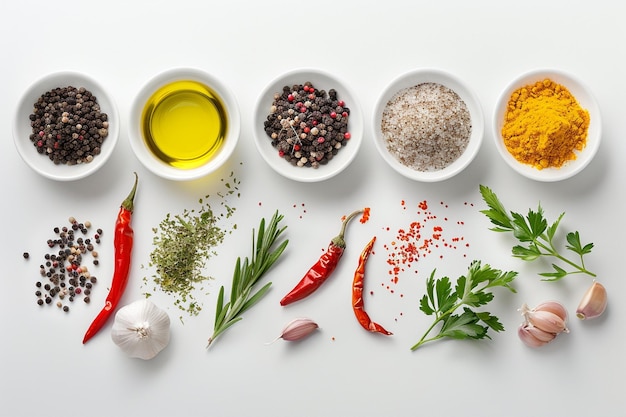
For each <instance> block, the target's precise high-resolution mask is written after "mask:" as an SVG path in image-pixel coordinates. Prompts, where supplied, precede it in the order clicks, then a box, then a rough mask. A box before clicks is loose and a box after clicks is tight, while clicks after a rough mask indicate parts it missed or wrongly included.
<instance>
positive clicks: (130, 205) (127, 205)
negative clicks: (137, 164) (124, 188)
mask: <svg viewBox="0 0 626 417" xmlns="http://www.w3.org/2000/svg"><path fill="white" fill-rule="evenodd" d="M133 174H135V184H134V185H133V188H132V189H131V190H130V193H129V194H128V197H126V199H125V200H124V201H122V207H123V208H124V209H125V210H128V211H130V212H131V213H132V212H133V210H134V208H135V203H134V201H135V194H136V193H137V183H138V182H139V176H138V175H137V173H136V172H133Z"/></svg>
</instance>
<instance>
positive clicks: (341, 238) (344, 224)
mask: <svg viewBox="0 0 626 417" xmlns="http://www.w3.org/2000/svg"><path fill="white" fill-rule="evenodd" d="M363 210H364V209H360V210H357V211H354V212H352V213H350V214H349V215H348V216H347V217H346V218H345V219H344V220H343V222H342V223H341V230H339V234H338V235H337V236H335V237H334V238H333V240H332V242H333V243H334V244H335V245H337V246H339V247H341V248H345V247H346V241H345V239H344V236H345V234H346V228H347V227H348V223H350V220H352V219H353V218H355V217H356V216H358V215H359V214H361V213H363Z"/></svg>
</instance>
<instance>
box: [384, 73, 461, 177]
mask: <svg viewBox="0 0 626 417" xmlns="http://www.w3.org/2000/svg"><path fill="white" fill-rule="evenodd" d="M381 132H382V136H383V140H384V141H385V144H386V147H387V150H388V151H389V152H390V153H391V155H393V156H394V157H395V158H396V159H397V160H398V161H399V162H400V163H401V164H402V165H405V166H407V167H409V168H411V169H414V170H416V171H423V172H427V171H439V170H442V169H444V168H446V167H447V166H449V165H450V164H452V163H453V162H454V161H456V160H457V159H458V158H459V157H460V156H461V155H462V154H463V152H464V151H465V149H466V148H467V145H468V143H469V140H470V136H471V133H472V123H471V117H470V112H469V110H468V108H467V105H466V103H465V102H464V101H463V100H462V99H461V97H459V95H458V94H457V93H456V92H455V91H453V90H451V89H450V88H448V87H446V86H444V85H442V84H439V83H430V82H429V83H421V84H418V85H415V86H412V87H408V88H404V89H402V90H400V91H398V92H397V93H396V94H395V95H394V96H393V97H392V98H391V99H390V100H389V102H388V103H387V105H386V106H385V108H384V109H383V114H382V121H381Z"/></svg>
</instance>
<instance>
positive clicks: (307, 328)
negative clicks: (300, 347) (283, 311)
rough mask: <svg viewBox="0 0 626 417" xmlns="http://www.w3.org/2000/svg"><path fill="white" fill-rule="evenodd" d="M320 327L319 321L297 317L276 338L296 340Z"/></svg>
mask: <svg viewBox="0 0 626 417" xmlns="http://www.w3.org/2000/svg"><path fill="white" fill-rule="evenodd" d="M318 328H319V326H318V325H317V323H315V322H314V321H313V320H311V319H307V318H297V319H294V320H292V321H290V322H289V323H287V325H286V326H285V328H284V329H283V331H282V333H281V335H280V336H278V337H277V338H276V340H278V339H283V340H287V341H289V342H295V341H297V340H300V339H303V338H305V337H306V336H308V335H310V334H311V333H313V332H314V331H315V330H316V329H318ZM276 340H275V341H276Z"/></svg>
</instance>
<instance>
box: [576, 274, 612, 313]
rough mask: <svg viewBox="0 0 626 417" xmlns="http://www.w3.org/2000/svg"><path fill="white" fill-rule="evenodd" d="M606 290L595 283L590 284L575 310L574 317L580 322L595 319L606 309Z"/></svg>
mask: <svg viewBox="0 0 626 417" xmlns="http://www.w3.org/2000/svg"><path fill="white" fill-rule="evenodd" d="M607 302H608V300H607V295H606V288H604V286H603V285H602V284H600V283H599V282H597V281H594V282H593V284H591V287H589V289H588V290H587V292H586V293H585V295H584V296H583V299H582V300H580V304H579V305H578V308H577V309H576V317H578V318H579V319H581V320H585V319H593V318H596V317H598V316H600V315H602V313H604V310H605V309H606V305H607Z"/></svg>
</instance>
